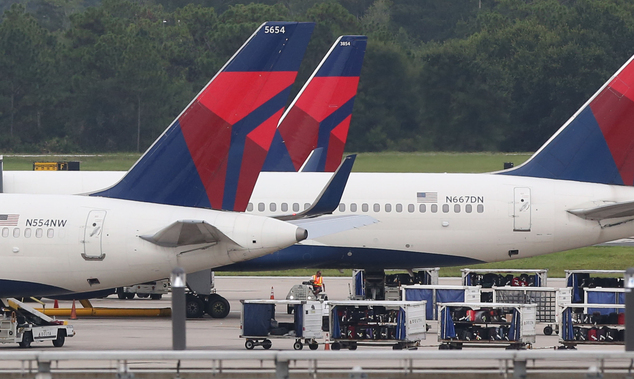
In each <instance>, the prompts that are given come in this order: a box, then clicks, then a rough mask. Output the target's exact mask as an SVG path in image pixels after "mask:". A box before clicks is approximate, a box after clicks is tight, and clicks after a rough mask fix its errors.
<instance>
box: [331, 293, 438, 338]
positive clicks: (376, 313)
mask: <svg viewBox="0 0 634 379" xmlns="http://www.w3.org/2000/svg"><path fill="white" fill-rule="evenodd" d="M328 305H329V306H330V340H331V341H332V342H333V343H332V349H333V350H339V349H341V348H347V349H350V350H355V349H356V348H357V346H359V345H391V346H392V348H393V349H395V350H397V349H403V348H410V349H414V348H416V347H417V346H418V345H419V342H420V341H421V340H424V339H425V334H426V333H427V320H426V318H425V302H424V301H372V300H349V301H329V302H328Z"/></svg>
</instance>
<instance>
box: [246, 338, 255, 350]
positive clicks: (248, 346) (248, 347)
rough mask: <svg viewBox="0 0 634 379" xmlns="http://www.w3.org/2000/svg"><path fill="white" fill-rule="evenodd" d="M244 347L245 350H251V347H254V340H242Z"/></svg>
mask: <svg viewBox="0 0 634 379" xmlns="http://www.w3.org/2000/svg"><path fill="white" fill-rule="evenodd" d="M244 347H246V348H247V350H253V348H254V347H255V342H253V341H252V340H246V341H245V342H244Z"/></svg>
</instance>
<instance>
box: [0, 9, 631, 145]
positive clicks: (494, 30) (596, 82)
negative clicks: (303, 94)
mask: <svg viewBox="0 0 634 379" xmlns="http://www.w3.org/2000/svg"><path fill="white" fill-rule="evenodd" d="M0 11H3V12H4V14H3V17H2V22H1V24H0V148H1V149H3V150H4V151H16V150H20V151H34V152H41V151H51V150H55V149H59V151H75V152H77V151H135V150H137V149H138V150H144V149H145V148H146V147H147V146H149V144H150V143H151V142H152V141H153V140H154V139H155V138H156V137H157V136H158V135H159V134H160V133H161V132H162V130H164V128H165V127H166V126H167V125H168V124H169V123H170V122H171V121H172V120H173V119H174V117H175V116H176V115H177V114H178V113H179V112H180V110H181V109H182V108H183V107H184V106H185V105H186V104H187V103H188V101H189V100H190V99H191V97H192V96H194V94H196V93H197V92H198V91H199V90H200V89H201V88H202V87H203V86H204V85H205V84H206V83H207V82H208V81H209V79H210V78H211V77H213V75H214V74H215V73H216V72H217V70H218V69H219V68H220V67H221V66H222V65H223V64H224V63H225V62H226V60H227V59H228V58H229V57H231V56H232V55H233V53H234V52H235V51H236V49H237V48H238V47H239V46H241V44H242V43H243V42H244V40H245V39H246V38H247V37H248V36H249V35H250V34H251V33H253V30H254V29H255V28H256V27H257V26H258V25H260V24H261V23H262V22H264V21H267V20H298V21H313V22H316V23H317V25H316V28H315V31H314V33H313V38H312V40H311V42H310V45H309V48H308V50H307V53H306V56H305V59H304V63H303V65H302V67H301V68H300V72H299V74H298V80H297V83H296V84H295V86H294V89H293V94H295V93H297V91H298V90H299V88H301V86H302V85H303V82H304V81H305V80H306V79H307V78H308V77H309V75H310V73H311V72H312V70H313V69H314V68H315V67H316V66H317V64H318V63H319V61H320V60H321V58H322V57H323V55H324V54H325V53H326V51H327V50H328V48H329V47H330V45H331V44H332V42H333V41H334V40H335V39H336V38H337V37H338V36H339V35H342V34H366V35H368V37H369V44H368V48H367V52H366V59H365V62H364V66H363V70H362V74H361V75H362V76H361V81H360V85H359V93H358V95H357V98H356V100H355V109H354V116H353V117H352V123H351V127H350V136H349V138H348V148H349V150H355V151H381V150H395V151H534V150H536V149H537V148H538V147H539V146H540V145H541V144H542V143H543V142H544V141H545V140H546V139H547V138H549V137H550V135H552V134H553V133H554V132H555V131H556V130H557V129H558V128H559V127H560V126H561V125H562V124H563V123H564V122H565V121H566V120H567V119H568V118H569V117H570V116H571V115H572V114H574V112H575V111H576V110H577V109H578V107H579V106H580V105H582V104H583V103H584V102H585V101H586V99H587V98H588V97H589V96H591V95H592V94H593V93H594V92H595V91H596V90H597V89H598V88H599V87H600V86H601V84H603V83H604V82H605V80H606V79H607V78H609V77H610V75H611V74H612V73H613V72H614V71H615V70H616V69H617V68H618V67H620V65H622V64H623V62H625V61H626V59H627V58H628V57H629V56H631V55H632V53H634V49H633V48H632V46H631V43H630V42H629V41H632V40H634V2H631V1H624V0H605V1H596V0H570V1H568V0H566V1H564V0H532V1H525V0H457V1H449V2H448V1H441V0H429V1H417V0H259V1H256V2H244V1H235V0H143V1H139V0H0Z"/></svg>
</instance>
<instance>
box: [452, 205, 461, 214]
mask: <svg viewBox="0 0 634 379" xmlns="http://www.w3.org/2000/svg"><path fill="white" fill-rule="evenodd" d="M453 211H454V212H456V213H460V204H454V206H453Z"/></svg>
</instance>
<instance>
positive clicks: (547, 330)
mask: <svg viewBox="0 0 634 379" xmlns="http://www.w3.org/2000/svg"><path fill="white" fill-rule="evenodd" d="M551 334H553V327H552V326H550V325H548V326H545V327H544V335H547V336H549V335H551Z"/></svg>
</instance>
